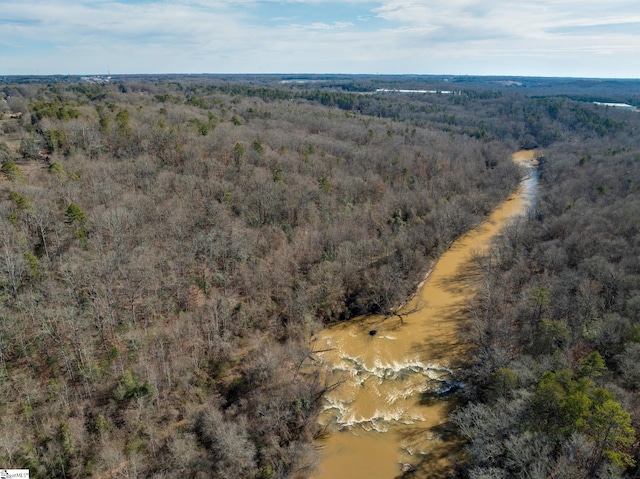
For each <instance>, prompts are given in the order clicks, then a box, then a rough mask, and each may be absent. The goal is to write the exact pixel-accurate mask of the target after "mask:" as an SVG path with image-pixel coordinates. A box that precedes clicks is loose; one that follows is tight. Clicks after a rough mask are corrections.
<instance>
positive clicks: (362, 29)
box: [0, 0, 640, 78]
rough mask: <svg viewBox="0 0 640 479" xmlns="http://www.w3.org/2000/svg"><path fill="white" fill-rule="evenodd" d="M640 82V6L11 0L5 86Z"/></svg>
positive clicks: (446, 0)
mask: <svg viewBox="0 0 640 479" xmlns="http://www.w3.org/2000/svg"><path fill="white" fill-rule="evenodd" d="M107 72H110V73H112V74H118V73H123V74H124V73H389V74H402V73H406V74H452V75H465V74H466V75H531V76H574V77H616V78H640V4H639V3H638V1H637V0H607V1H606V2H605V1H603V0H599V1H593V0H530V1H520V0H502V1H497V0H380V1H370V0H346V1H340V2H337V1H333V0H330V1H325V0H291V1H270V0H117V1H116V0H29V1H25V0H0V75H17V74H43V75H44V74H103V73H107Z"/></svg>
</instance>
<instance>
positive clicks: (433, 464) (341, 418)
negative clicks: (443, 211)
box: [312, 151, 537, 479]
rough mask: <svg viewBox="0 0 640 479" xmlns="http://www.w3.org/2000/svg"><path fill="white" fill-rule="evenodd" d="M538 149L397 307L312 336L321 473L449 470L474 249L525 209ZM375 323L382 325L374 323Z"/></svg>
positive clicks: (392, 474) (384, 476) (325, 477)
mask: <svg viewBox="0 0 640 479" xmlns="http://www.w3.org/2000/svg"><path fill="white" fill-rule="evenodd" d="M535 157H536V153H535V152H533V151H521V152H518V153H516V154H514V155H513V159H514V161H516V162H519V163H522V164H523V165H524V166H527V167H528V171H529V173H530V174H529V176H528V178H526V179H525V180H524V182H523V184H522V186H521V188H520V189H519V191H518V192H517V193H515V194H514V195H512V196H511V197H510V198H509V199H508V200H507V201H506V202H504V203H503V204H502V205H501V206H500V207H499V208H498V209H496V210H495V211H494V213H493V214H492V215H491V216H490V217H489V218H488V219H487V220H486V221H485V222H484V223H482V224H481V225H480V226H479V227H477V228H476V229H474V230H472V231H471V232H469V233H467V234H466V235H464V236H462V237H461V238H459V239H458V240H457V241H455V242H454V243H453V245H452V246H451V248H450V249H449V250H448V251H447V252H446V253H444V254H443V255H442V256H441V257H440V259H439V260H438V261H437V263H436V264H435V265H434V267H433V269H432V270H431V271H430V272H429V273H428V275H427V277H426V279H425V281H424V282H423V283H422V284H421V285H420V286H419V287H418V290H417V292H416V294H415V296H414V297H413V298H411V300H409V301H408V302H407V304H406V306H405V307H404V312H406V313H407V314H403V317H402V320H400V319H399V318H398V317H390V318H384V317H380V316H371V317H364V318H360V319H356V320H352V321H349V322H346V323H342V324H339V325H336V326H333V327H331V328H328V329H325V330H323V331H321V332H319V333H318V335H317V337H316V341H315V343H314V345H313V348H314V350H315V351H322V352H319V353H317V354H315V359H316V360H317V362H318V364H320V367H321V368H323V370H324V371H325V373H326V374H327V377H328V380H329V382H330V383H340V385H339V386H338V387H337V388H335V389H334V390H332V391H331V392H330V393H328V394H326V395H325V398H324V401H325V405H324V411H323V412H322V414H321V416H320V423H321V425H322V427H323V428H324V430H325V431H326V434H325V435H323V437H322V439H319V440H317V441H316V445H317V446H319V447H320V448H321V461H320V464H319V469H318V471H317V472H316V474H315V475H313V476H312V477H313V479H337V478H345V479H360V478H362V479H365V478H367V479H377V478H379V479H392V478H397V477H402V475H403V469H404V471H407V470H411V471H412V472H413V474H411V477H415V478H427V477H429V478H432V477H445V476H446V475H447V472H448V471H449V470H450V468H451V467H452V462H451V453H452V451H455V449H456V447H457V446H458V439H457V438H456V437H455V435H453V434H451V431H450V429H449V428H448V427H447V416H448V413H449V411H450V410H451V408H452V407H453V406H454V404H453V402H454V401H455V399H454V398H455V396H449V395H447V394H446V393H447V392H448V391H449V390H451V389H456V388H458V387H463V385H462V384H461V383H460V382H459V381H458V380H457V379H456V378H457V376H458V375H459V371H460V368H461V367H464V360H465V358H466V357H467V345H465V344H463V343H461V341H460V340H459V336H458V331H459V329H460V327H461V322H463V321H464V320H465V317H466V314H465V311H466V305H467V304H468V301H469V299H470V298H471V297H472V296H473V294H474V292H475V281H477V275H475V274H474V269H473V261H472V258H473V256H474V255H475V254H476V253H478V252H481V251H482V250H484V249H486V248H488V247H489V246H490V244H491V241H492V239H493V238H494V237H495V236H496V235H497V234H498V233H499V232H500V230H501V228H502V227H503V226H505V224H506V223H507V222H508V221H509V220H510V219H512V218H514V217H515V216H517V215H521V214H523V213H525V211H526V209H527V207H528V206H529V205H530V204H531V202H532V201H533V198H534V193H535V188H536V185H537V181H536V177H535V173H534V168H533V167H534V165H535ZM372 330H376V333H375V334H374V335H371V334H370V331H372Z"/></svg>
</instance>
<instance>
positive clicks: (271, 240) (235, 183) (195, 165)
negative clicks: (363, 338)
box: [0, 76, 640, 479]
mask: <svg viewBox="0 0 640 479" xmlns="http://www.w3.org/2000/svg"><path fill="white" fill-rule="evenodd" d="M11 80H12V79H5V80H4V81H3V82H2V83H0V92H1V93H0V113H1V117H0V130H1V134H0V163H1V167H0V168H1V175H0V232H1V233H0V241H1V244H0V252H1V254H0V317H1V319H2V321H1V322H0V382H1V383H2V385H3V388H4V390H5V391H9V392H10V393H8V394H5V395H4V396H3V398H2V399H0V407H1V408H2V411H3V414H2V416H1V418H0V421H1V423H2V430H3V431H8V432H7V434H5V435H4V436H3V437H2V438H0V446H1V447H0V459H1V461H0V462H1V463H2V465H3V467H5V465H6V466H7V467H14V468H29V469H30V471H31V474H32V476H33V477H112V476H114V475H116V474H120V475H123V476H127V477H168V476H170V475H174V474H175V473H176V472H177V471H179V472H180V473H181V474H184V475H187V476H190V477H211V476H212V475H213V476H215V477H220V478H227V477H228V478H238V477H243V478H244V477H247V478H256V479H257V478H263V479H268V478H276V477H278V478H279V477H282V478H286V477H308V476H309V475H310V471H311V470H312V469H313V468H314V467H315V460H316V453H315V451H314V450H313V447H312V446H311V440H312V438H313V436H314V435H315V434H316V433H317V425H316V418H317V414H318V407H319V399H320V398H321V397H322V394H323V393H324V392H325V391H326V390H327V389H329V388H331V387H332V385H330V384H324V383H321V382H320V381H319V378H318V377H315V376H309V375H305V374H302V373H301V371H300V365H301V364H302V362H303V361H305V359H306V358H307V357H308V356H309V354H310V351H309V350H308V348H307V344H306V340H307V338H308V337H309V336H310V335H311V334H312V333H313V332H315V331H317V330H318V329H319V328H322V327H323V325H326V324H330V323H333V322H336V321H348V320H349V318H352V317H354V316H358V315H362V314H372V313H375V314H390V313H392V312H393V311H394V308H395V307H397V305H399V304H401V303H402V302H403V300H404V299H405V298H407V297H408V296H409V295H410V294H411V291H413V290H414V288H415V285H416V284H417V283H419V282H420V281H421V279H422V276H423V275H424V271H426V270H427V265H428V263H429V262H430V261H432V260H433V259H434V258H436V257H437V256H438V255H439V254H441V253H442V252H443V251H444V250H445V249H446V246H447V245H448V244H450V243H451V241H452V240H453V239H454V238H456V237H458V236H459V235H460V234H462V233H463V232H465V231H467V230H468V229H470V228H471V227H472V226H473V225H474V224H477V223H478V222H479V221H480V220H481V218H483V217H484V216H485V215H486V214H487V213H488V212H490V211H491V210H492V209H493V207H494V206H495V205H496V204H498V203H499V202H501V201H502V200H504V199H505V198H506V197H507V196H508V194H509V192H510V191H512V190H513V189H514V188H515V186H516V185H517V183H518V182H519V180H520V178H521V175H522V172H521V170H520V169H519V168H518V167H516V166H515V165H514V164H513V163H512V162H511V159H510V156H511V153H510V152H511V151H513V150H515V149H518V148H529V149H530V148H543V149H544V152H545V154H544V156H543V157H542V158H540V174H541V176H540V182H541V183H540V184H541V191H542V193H541V197H540V199H539V201H538V203H537V205H536V211H535V214H534V215H533V218H531V219H529V220H523V221H522V222H521V223H518V225H515V226H514V227H512V228H510V229H509V230H508V232H507V233H505V235H504V236H503V238H502V240H501V241H500V242H499V243H498V245H497V247H496V248H497V249H496V250H495V251H492V253H491V254H490V255H488V256H487V258H483V259H481V262H482V266H483V270H484V272H485V275H486V278H485V279H484V280H483V281H484V284H485V286H486V288H487V289H486V290H483V291H482V292H481V293H480V294H479V295H478V298H477V300H476V301H475V302H474V306H473V308H472V315H473V327H472V328H470V330H469V331H467V332H466V334H467V335H468V337H469V338H470V340H471V341H472V342H473V343H474V344H476V345H477V349H476V350H475V351H474V355H475V356H474V357H475V358H477V359H476V360H477V365H476V366H475V367H474V368H472V369H471V370H470V374H469V378H468V379H467V381H468V383H469V384H470V385H471V386H470V387H469V388H468V389H467V390H465V392H464V398H463V399H464V400H465V401H466V402H467V405H466V406H465V407H463V408H462V409H460V411H459V412H457V413H455V415H454V422H455V423H456V424H457V426H458V427H459V428H460V431H461V432H462V433H463V434H465V435H466V436H467V437H468V438H469V445H468V448H469V449H468V457H469V461H470V462H469V463H468V464H466V465H464V466H461V469H460V471H459V474H460V476H461V477H509V476H510V475H515V476H517V475H518V474H524V473H525V472H524V471H529V472H526V473H530V469H528V468H534V467H535V468H537V469H535V470H544V471H546V473H549V474H551V473H552V472H553V473H554V474H555V472H554V471H559V470H560V469H561V468H562V467H564V466H563V464H572V466H571V467H574V466H573V462H572V461H577V460H578V459H580V457H581V456H580V457H578V456H579V455H580V454H586V452H585V451H587V452H588V453H589V457H590V458H592V460H591V461H590V462H589V464H588V467H587V466H585V467H586V468H583V469H580V468H579V467H578V466H577V465H575V467H574V469H572V474H574V475H573V476H571V477H593V476H600V477H605V476H606V477H622V476H624V475H625V474H628V475H629V477H632V476H633V474H634V471H635V470H636V469H635V468H636V467H637V466H634V461H637V458H638V444H637V441H636V439H635V438H634V437H635V436H634V435H633V430H634V429H637V425H638V422H639V420H640V418H638V413H637V411H639V410H640V407H638V390H637V384H638V381H637V379H638V378H640V375H638V374H637V372H636V369H637V367H636V365H637V364H638V361H637V359H638V351H637V349H638V348H637V344H638V343H639V342H640V339H638V334H637V329H638V328H640V316H639V314H638V308H637V304H636V303H637V302H638V301H637V294H638V293H637V292H638V291H640V283H639V281H640V280H639V278H640V270H638V266H637V257H638V251H637V248H638V244H637V240H636V239H635V238H636V236H637V235H636V230H637V215H636V213H634V212H637V211H638V210H640V209H639V208H636V206H637V205H636V203H637V202H638V198H637V195H638V191H639V190H638V187H639V186H640V177H639V170H638V168H639V166H638V165H639V163H640V156H639V155H640V145H638V141H639V140H638V138H639V137H640V135H638V134H637V133H638V128H639V127H638V123H639V122H640V117H638V115H637V114H636V113H635V112H632V111H626V110H624V109H617V108H608V107H606V106H601V105H595V104H593V103H589V102H592V101H601V102H610V103H627V104H631V105H636V106H637V105H638V104H640V102H639V101H638V99H639V98H640V97H639V96H638V93H635V92H634V90H633V89H632V88H627V87H629V85H635V84H634V83H633V82H631V83H617V82H613V81H612V82H604V83H603V84H602V85H600V90H598V89H597V86H595V84H589V88H588V90H585V86H584V85H582V84H580V86H576V84H575V83H573V84H572V83H571V82H569V84H570V86H567V85H568V84H567V83H557V84H553V85H552V86H551V87H542V86H540V85H538V86H535V87H534V86H532V87H531V88H532V89H531V90H528V91H527V90H522V89H512V88H511V86H510V85H505V84H501V83H499V82H492V83H482V82H476V83H474V82H473V81H471V80H470V79H467V80H466V82H467V83H465V84H464V85H462V86H460V85H456V86H455V88H454V87H453V86H452V85H451V84H450V83H448V82H444V81H443V80H442V79H437V81H434V82H433V83H428V82H426V81H424V80H420V79H418V80H416V79H411V78H402V79H400V80H398V79H392V80H389V81H387V82H386V83H385V80H384V79H380V78H376V77H371V78H347V79H329V80H327V81H326V82H323V83H322V84H317V83H305V84H298V83H287V84H280V83H278V81H279V80H278V81H271V80H270V79H269V78H268V77H264V78H263V77H259V76H255V77H251V78H242V77H237V78H236V77H234V78H233V79H230V78H225V79H224V80H218V79H210V78H206V79H203V78H195V79H194V78H193V77H190V76H185V77H184V78H183V79H182V80H181V78H180V77H177V78H170V79H163V78H158V79H156V78H144V77H143V78H134V79H123V78H115V77H114V79H113V81H109V82H107V83H88V82H77V81H75V80H71V81H69V80H64V81H55V80H47V81H41V80H38V81H14V82H11ZM14 80H15V79H14ZM548 83H553V82H548ZM447 85H448V86H447ZM620 85H623V86H624V88H626V89H627V90H626V93H625V92H624V91H621V90H620V89H619V88H620ZM372 86H375V87H377V88H388V89H415V90H425V91H431V90H438V91H443V90H446V91H449V90H456V91H460V94H456V95H437V94H436V95H411V94H403V95H394V94H385V95H381V96H374V95H358V94H357V93H355V92H357V91H365V90H366V89H369V90H371V88H372ZM544 88H550V89H549V90H547V92H548V93H549V95H546V96H541V97H534V96H528V95H527V93H528V92H529V91H530V92H534V91H535V92H540V91H542V89H544ZM563 89H564V90H563ZM634 258H635V260H634ZM503 280H504V281H503ZM505 408H506V409H505ZM498 410H509V411H512V412H513V414H511V415H510V418H509V419H511V420H512V422H509V423H508V424H506V423H504V424H503V423H499V424H498V423H496V422H495V421H494V422H492V420H491V418H492V417H493V416H494V415H495V413H496V411H498ZM474 417H479V418H481V420H479V421H476V422H473V420H472V418H474ZM470 421H471V422H470ZM513 421H516V423H514V422H513ZM612 423H613V424H615V428H614V430H611V429H609V430H607V429H606V428H605V426H604V424H612ZM476 426H477V427H476ZM516 426H518V427H516ZM507 430H508V431H509V433H507V432H506V431H507ZM481 444H485V445H490V446H491V447H492V448H494V449H492V450H495V451H498V452H499V453H496V454H492V455H491V460H487V459H486V458H487V457H488V456H487V451H486V450H485V449H482V448H483V447H485V446H481ZM516 446H517V448H516ZM486 447H488V446H486ZM514 451H518V453H519V454H521V455H520V456H517V455H516V454H515V452H514ZM572 454H573V455H572ZM514 457H516V458H514ZM531 470H532V469H531ZM515 476H514V477H515ZM567 477H568V476H567Z"/></svg>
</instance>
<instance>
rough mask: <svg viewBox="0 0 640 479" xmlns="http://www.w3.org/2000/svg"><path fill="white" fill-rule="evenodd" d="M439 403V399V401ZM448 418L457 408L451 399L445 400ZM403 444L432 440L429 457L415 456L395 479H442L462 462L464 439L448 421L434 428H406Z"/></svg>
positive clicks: (450, 474) (402, 434)
mask: <svg viewBox="0 0 640 479" xmlns="http://www.w3.org/2000/svg"><path fill="white" fill-rule="evenodd" d="M439 401H440V402H442V399H440V400H439ZM445 404H446V409H445V411H446V414H447V416H448V415H449V414H450V413H451V412H452V411H453V410H454V409H455V408H456V407H457V406H458V401H457V400H455V399H452V398H451V397H449V398H447V400H446V403H445ZM401 437H402V443H408V444H417V443H419V442H420V441H423V440H424V438H425V437H429V438H433V439H434V440H433V441H432V444H431V447H430V450H429V453H428V454H422V455H415V460H414V461H411V463H410V464H409V463H408V464H403V465H401V468H402V466H404V469H405V470H404V471H402V472H401V473H400V474H399V475H397V476H396V477H395V478H394V479H409V478H420V479H445V478H450V477H454V476H455V475H456V471H457V470H459V468H460V466H461V465H462V464H463V463H464V458H465V452H464V446H465V440H464V439H462V438H461V437H460V436H459V434H458V432H457V428H456V426H455V424H453V423H452V422H450V421H448V422H445V423H443V424H439V425H437V426H434V427H427V428H415V427H413V428H410V429H409V428H408V429H407V430H406V431H402V432H401Z"/></svg>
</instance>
